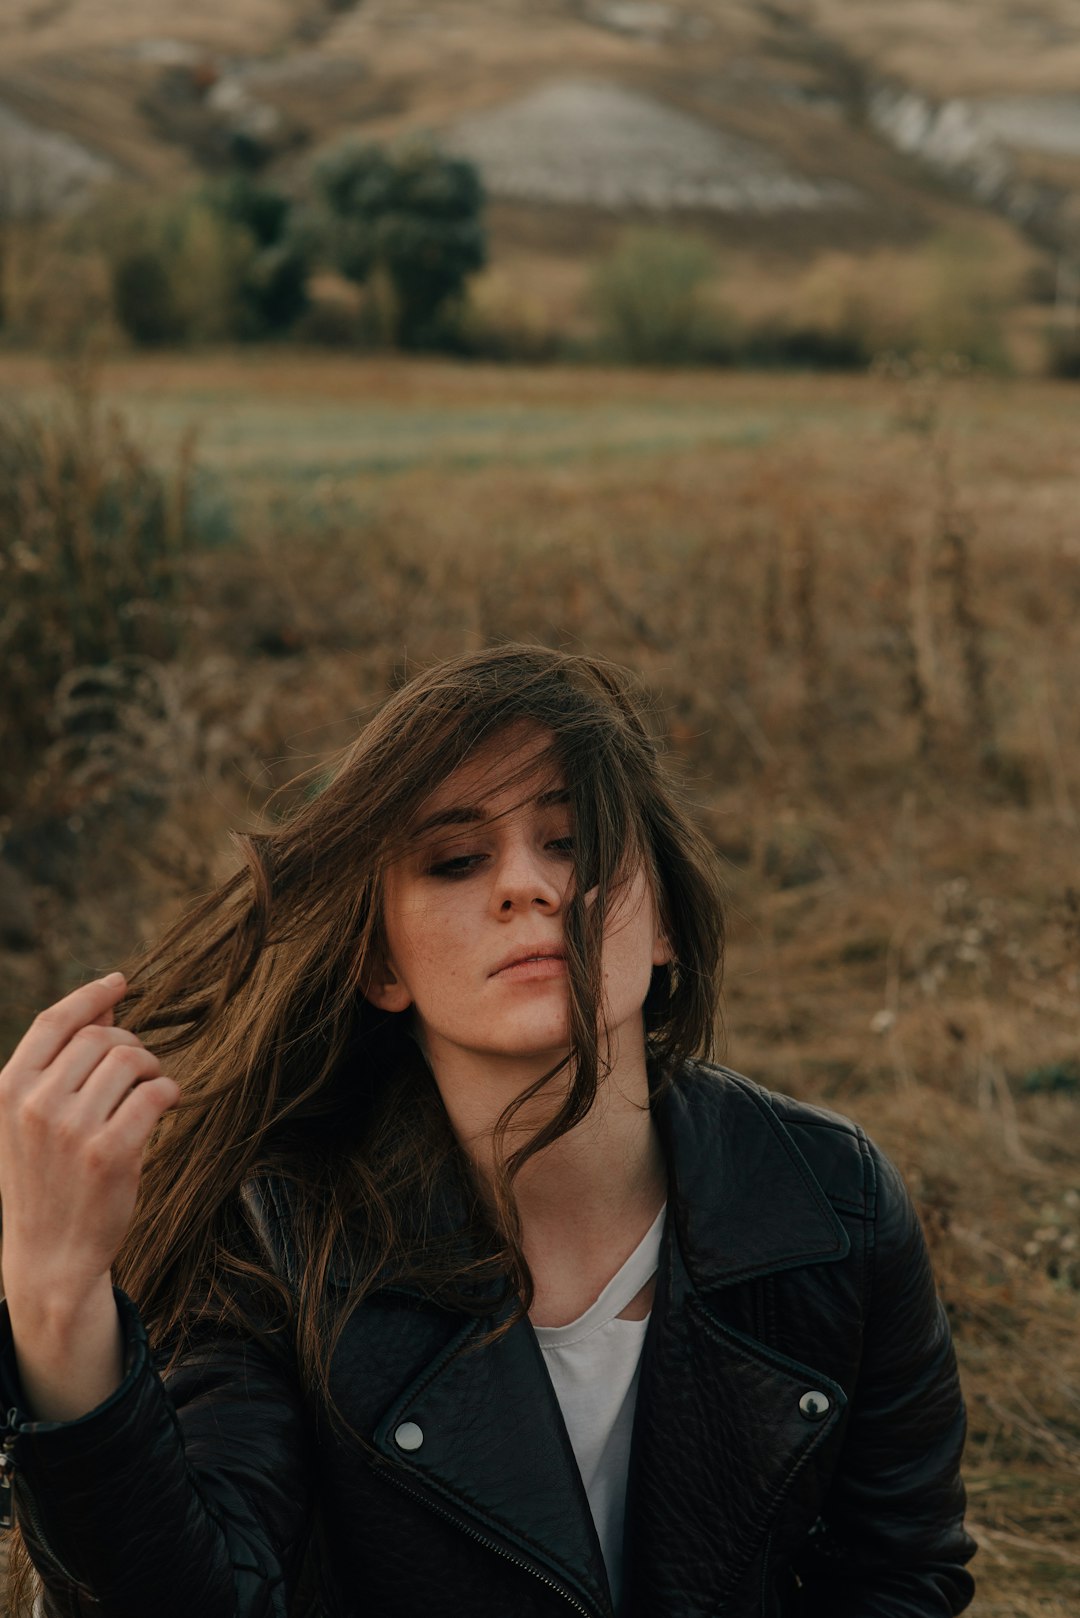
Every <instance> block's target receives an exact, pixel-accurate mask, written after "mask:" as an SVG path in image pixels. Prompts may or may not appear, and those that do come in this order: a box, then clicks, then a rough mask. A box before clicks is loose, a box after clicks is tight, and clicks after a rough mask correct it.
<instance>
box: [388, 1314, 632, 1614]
mask: <svg viewBox="0 0 1080 1618" xmlns="http://www.w3.org/2000/svg"><path fill="white" fill-rule="evenodd" d="M490 1325H491V1321H490V1320H486V1321H479V1322H476V1321H472V1322H470V1323H469V1324H468V1325H467V1326H466V1327H465V1328H464V1329H463V1330H462V1331H460V1332H459V1333H458V1334H457V1336H456V1337H454V1338H453V1339H452V1341H451V1342H450V1343H449V1344H448V1345H447V1347H446V1348H445V1349H444V1351H443V1352H442V1353H441V1354H440V1355H439V1357H438V1358H437V1359H436V1360H435V1361H434V1362H433V1363H432V1364H431V1365H429V1366H428V1367H427V1368H426V1369H425V1370H424V1372H423V1373H422V1374H421V1375H420V1376H419V1377H418V1378H417V1379H416V1380H415V1382H413V1384H412V1385H411V1386H410V1387H409V1388H407V1389H406V1390H405V1392H404V1393H403V1394H402V1396H401V1397H400V1398H399V1399H398V1400H396V1401H395V1403H394V1404H393V1406H392V1407H391V1408H390V1409H389V1410H388V1411H387V1412H386V1414H385V1415H384V1417H383V1419H382V1420H381V1421H380V1422H379V1425H378V1427H377V1428H376V1430H375V1433H374V1441H375V1445H376V1447H377V1448H378V1449H379V1450H380V1452H381V1453H382V1454H383V1455H385V1456H386V1457H387V1458H388V1459H392V1460H393V1461H394V1463H395V1471H396V1472H397V1473H398V1474H399V1477H400V1480H401V1481H403V1482H404V1483H407V1484H410V1485H412V1486H413V1487H414V1489H418V1490H419V1492H420V1493H422V1495H423V1497H424V1498H425V1499H426V1500H427V1501H428V1503H429V1504H432V1505H433V1506H434V1507H435V1509H436V1510H438V1509H442V1510H443V1511H444V1512H446V1513H447V1514H449V1515H451V1516H453V1517H454V1518H455V1520H457V1521H459V1523H460V1524H461V1526H463V1527H464V1528H465V1530H466V1532H471V1533H473V1534H474V1535H476V1537H478V1538H481V1539H483V1540H485V1541H486V1542H487V1543H488V1544H489V1546H490V1548H491V1549H492V1550H494V1551H496V1552H497V1553H499V1554H501V1555H504V1556H508V1557H509V1558H510V1559H511V1560H517V1561H519V1562H520V1563H521V1565H522V1566H524V1567H526V1568H528V1569H529V1570H530V1571H532V1572H533V1573H534V1574H535V1575H536V1576H538V1577H540V1578H542V1579H544V1580H546V1581H547V1582H549V1583H554V1585H555V1587H556V1588H559V1589H561V1590H562V1592H563V1594H564V1595H566V1596H567V1597H568V1598H569V1599H570V1600H571V1602H572V1603H573V1604H574V1605H576V1606H578V1608H579V1609H580V1610H581V1611H582V1612H588V1613H600V1614H607V1613H610V1610H611V1598H610V1594H609V1591H608V1583H607V1573H606V1569H605V1567H604V1561H603V1556H602V1554H601V1550H600V1543H599V1540H598V1538H597V1535H596V1530H595V1528H594V1526H593V1520H592V1514H591V1512H590V1510H589V1503H588V1499H587V1497H586V1494H585V1489H584V1485H583V1484H582V1481H581V1476H580V1473H579V1472H578V1468H577V1462H576V1461H575V1459H574V1453H573V1450H572V1449H571V1446H570V1440H569V1438H568V1436H567V1432H566V1427H565V1425H564V1423H563V1420H562V1414H561V1412H560V1410H559V1406H558V1401H557V1400H556V1398H555V1393H554V1390H553V1388H552V1386H551V1381H550V1378H549V1377H548V1374H547V1370H546V1369H545V1367H544V1363H543V1359H542V1356H541V1351H540V1347H539V1344H538V1343H537V1340H536V1335H535V1333H534V1332H533V1330H532V1327H531V1326H530V1324H529V1322H528V1321H527V1320H521V1321H518V1322H517V1324H516V1325H514V1326H512V1327H511V1328H510V1330H509V1331H508V1332H507V1333H506V1334H505V1335H504V1336H503V1337H501V1338H499V1339H498V1340H497V1341H496V1342H494V1343H492V1344H489V1345H487V1346H484V1347H481V1348H476V1347H475V1346H474V1345H475V1342H476V1340H477V1339H478V1338H480V1337H482V1336H483V1335H484V1333H485V1331H486V1329H487V1328H488V1327H489V1326H490ZM403 1446H404V1447H403Z"/></svg>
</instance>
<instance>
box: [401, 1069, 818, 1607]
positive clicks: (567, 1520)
mask: <svg viewBox="0 0 1080 1618" xmlns="http://www.w3.org/2000/svg"><path fill="white" fill-rule="evenodd" d="M653 1110H654V1115H655V1117H656V1120H657V1127H658V1129H659V1130H660V1133H661V1138H662V1141H663V1145H664V1149H665V1152H666V1155H667V1162H668V1170H669V1204H668V1209H669V1214H668V1222H667V1225H666V1227H665V1234H664V1242H663V1248H662V1253H661V1259H660V1270H659V1274H658V1277H657V1295H656V1302H655V1305H654V1309H653V1318H652V1320H651V1321H650V1327H649V1334H648V1337H647V1340H646V1353H645V1356H644V1359H643V1372H642V1380H641V1391H640V1395H639V1405H638V1413H637V1422H636V1426H635V1438H634V1445H635V1465H634V1468H633V1471H632V1477H631V1489H630V1493H629V1495H628V1501H627V1512H628V1519H627V1520H628V1524H629V1522H630V1514H631V1513H633V1512H635V1511H636V1513H637V1517H636V1521H637V1523H638V1530H637V1531H635V1534H634V1539H635V1542H637V1541H640V1543H635V1547H634V1549H633V1551H632V1558H636V1559H637V1560H636V1562H635V1564H634V1575H633V1576H634V1578H635V1580H636V1582H637V1584H638V1585H639V1586H640V1587H641V1589H643V1590H644V1589H647V1588H650V1587H651V1586H650V1581H653V1582H654V1583H655V1582H656V1581H657V1580H661V1582H662V1577H663V1576H664V1573H663V1567H662V1566H661V1564H662V1562H663V1556H664V1552H663V1540H662V1539H658V1538H657V1537H656V1536H655V1534H654V1533H653V1530H652V1529H650V1527H649V1524H650V1522H652V1521H654V1519H657V1517H658V1513H661V1511H662V1506H663V1500H662V1498H661V1499H653V1498H648V1497H647V1495H646V1493H643V1491H647V1487H648V1485H647V1484H646V1483H645V1482H644V1481H643V1479H650V1478H652V1477H653V1476H654V1475H661V1473H662V1468H661V1465H660V1463H661V1461H662V1458H663V1457H664V1456H665V1455H666V1456H667V1457H668V1458H669V1460H670V1456H671V1454H672V1451H673V1446H674V1449H675V1451H676V1452H677V1453H678V1456H679V1461H680V1467H681V1468H685V1470H686V1473H687V1476H691V1477H693V1478H695V1479H699V1480H702V1481H701V1483H700V1485H698V1486H696V1487H695V1491H694V1493H693V1498H692V1500H691V1501H690V1502H689V1504H684V1505H683V1506H682V1507H681V1522H682V1526H681V1529H680V1530H679V1533H678V1534H676V1535H675V1540H676V1541H678V1542H679V1543H681V1545H682V1547H683V1549H684V1550H686V1549H687V1547H688V1546H689V1547H690V1548H691V1549H693V1550H694V1554H695V1556H696V1557H697V1562H696V1563H695V1565H698V1564H700V1566H701V1567H702V1569H709V1570H710V1571H709V1573H708V1576H707V1577H706V1576H704V1575H703V1578H702V1587H701V1589H700V1590H695V1591H694V1592H690V1591H689V1590H688V1591H687V1593H686V1600H685V1602H684V1608H685V1611H686V1612H687V1613H688V1614H693V1615H694V1618H698V1615H700V1618H705V1615H706V1614H709V1613H712V1612H713V1611H715V1610H716V1609H717V1604H718V1601H719V1600H720V1598H721V1596H722V1594H723V1591H724V1590H725V1589H726V1588H729V1587H730V1584H731V1581H732V1580H733V1579H734V1578H735V1577H736V1576H737V1574H738V1572H739V1567H738V1565H737V1563H736V1561H735V1560H730V1561H729V1562H728V1564H727V1565H726V1566H715V1565H714V1564H715V1562H716V1558H715V1555H713V1552H712V1547H715V1545H716V1544H717V1543H718V1542H721V1543H723V1542H725V1540H726V1543H728V1544H729V1545H730V1544H732V1543H739V1544H742V1545H743V1546H744V1547H746V1551H745V1554H746V1555H749V1554H750V1551H752V1550H753V1548H754V1546H755V1545H756V1544H757V1541H758V1538H759V1537H760V1535H762V1534H764V1533H765V1532H766V1531H767V1527H768V1521H769V1517H768V1515H767V1514H764V1513H761V1514H759V1512H758V1508H759V1506H763V1505H764V1504H766V1503H767V1502H766V1501H765V1500H764V1499H763V1498H762V1496H767V1497H768V1503H769V1509H770V1512H774V1511H775V1510H776V1509H778V1502H779V1500H780V1498H781V1497H782V1494H783V1491H784V1489H785V1488H786V1487H787V1486H788V1481H789V1480H790V1478H791V1477H793V1476H795V1475H796V1473H797V1472H798V1470H799V1468H800V1467H801V1466H802V1465H803V1464H804V1463H805V1462H806V1460H807V1459H808V1458H809V1456H810V1454H811V1453H812V1451H813V1450H815V1449H816V1448H817V1447H818V1446H819V1445H820V1444H821V1443H822V1442H824V1441H825V1440H826V1439H827V1437H828V1435H829V1434H830V1433H831V1431H832V1429H833V1426H834V1423H835V1421H836V1419H837V1418H838V1416H839V1412H840V1410H841V1409H842V1407H843V1404H844V1394H843V1391H842V1390H841V1389H840V1388H838V1387H836V1386H835V1384H833V1383H831V1382H830V1381H829V1380H828V1379H827V1378H823V1377H822V1376H821V1375H820V1374H819V1373H814V1372H811V1370H810V1368H808V1367H802V1366H799V1365H797V1364H795V1363H794V1362H792V1361H785V1360H782V1358H780V1357H778V1356H777V1355H775V1354H774V1353H773V1352H772V1351H770V1350H769V1349H768V1348H767V1347H765V1346H764V1345H762V1344H760V1343H757V1342H755V1341H754V1340H753V1339H750V1338H747V1337H746V1336H744V1335H743V1334H741V1333H739V1332H738V1331H735V1332H732V1331H731V1330H730V1329H729V1328H728V1327H727V1326H726V1325H725V1323H724V1320H723V1317H722V1314H721V1313H718V1310H719V1308H720V1304H721V1298H722V1294H721V1295H719V1296H718V1295H717V1293H718V1289H721V1288H724V1287H727V1286H729V1285H732V1284H733V1283H735V1282H739V1281H745V1280H748V1279H750V1278H751V1277H754V1276H761V1275H766V1274H771V1273H775V1272H777V1271H779V1270H784V1269H791V1268H794V1267H796V1266H799V1265H808V1264H814V1263H827V1262H830V1261H835V1260H837V1259H841V1258H843V1257H844V1256H845V1254H846V1253H847V1251H848V1247H849V1243H848V1238H847V1236H846V1233H845V1231H844V1229H843V1227H842V1225H841V1224H840V1222H839V1220H838V1219H837V1217H836V1215H835V1214H834V1213H833V1211H832V1208H831V1207H830V1205H829V1203H828V1201H827V1199H826V1197H825V1194H824V1192H823V1191H822V1189H821V1187H820V1185H819V1184H818V1182H817V1180H816V1179H815V1177H814V1175H813V1174H812V1172H811V1170H810V1168H809V1166H808V1164H807V1163H806V1161H805V1159H804V1158H803V1157H802V1155H801V1153H800V1152H799V1150H798V1148H797V1146H796V1145H795V1142H794V1140H793V1139H792V1137H791V1136H790V1134H789V1133H788V1132H787V1131H786V1130H785V1128H784V1126H783V1125H782V1123H781V1122H780V1121H779V1119H778V1118H777V1117H776V1115H775V1113H774V1112H773V1110H772V1108H771V1106H770V1105H769V1102H768V1099H767V1098H766V1096H765V1094H764V1092H762V1091H760V1090H758V1089H757V1087H756V1086H754V1085H751V1084H750V1083H748V1081H746V1080H744V1079H741V1078H739V1077H738V1076H737V1075H735V1074H732V1073H729V1072H727V1071H726V1070H723V1069H717V1068H711V1067H706V1066H703V1065H697V1064H695V1065H694V1066H692V1067H690V1068H688V1069H687V1070H685V1071H684V1072H683V1073H682V1074H680V1075H679V1076H678V1078H677V1079H676V1081H675V1082H674V1083H673V1084H672V1086H671V1087H670V1088H669V1089H667V1090H665V1091H664V1092H663V1093H662V1094H660V1095H659V1096H658V1097H657V1098H656V1099H655V1102H654V1109H653ZM390 1290H401V1289H399V1288H391V1289H390ZM710 1292H711V1293H713V1294H714V1301H713V1303H712V1304H711V1305H710V1303H709V1301H708V1300H707V1298H704V1297H702V1296H701V1294H703V1293H710ZM452 1319H453V1317H451V1320H452ZM491 1323H492V1322H491V1321H490V1320H489V1321H487V1322H485V1321H470V1322H467V1323H463V1322H462V1321H461V1319H460V1317H459V1318H458V1328H459V1329H458V1330H457V1331H456V1332H454V1333H453V1335H452V1336H451V1337H450V1338H449V1339H448V1340H447V1341H446V1342H445V1343H444V1346H443V1348H442V1350H441V1351H440V1352H439V1353H438V1354H437V1356H436V1358H435V1359H434V1360H432V1361H431V1362H430V1363H429V1364H428V1365H426V1366H425V1368H424V1369H423V1371H422V1372H421V1373H420V1375H419V1376H417V1377H415V1378H414V1380H413V1381H412V1382H411V1383H410V1384H409V1386H408V1387H406V1388H404V1389H403V1390H402V1391H401V1392H400V1394H399V1396H398V1397H397V1398H396V1399H395V1400H394V1401H393V1402H392V1404H391V1405H390V1407H389V1408H386V1409H384V1410H383V1411H382V1414H381V1419H380V1420H379V1421H378V1423H377V1426H376V1429H375V1431H374V1434H373V1438H374V1444H375V1447H376V1449H377V1450H378V1451H379V1452H380V1453H381V1454H382V1456H383V1457H384V1459H385V1461H386V1462H389V1463H391V1465H390V1470H391V1472H392V1474H393V1475H394V1477H395V1479H396V1480H397V1481H398V1482H399V1484H400V1486H401V1487H403V1488H406V1489H412V1490H414V1491H417V1492H419V1493H420V1495H421V1497H422V1498H425V1499H427V1500H428V1501H429V1502H430V1503H431V1504H432V1506H433V1508H434V1509H435V1510H436V1511H440V1512H441V1513H442V1514H443V1515H444V1516H450V1517H451V1518H454V1519H456V1520H457V1521H458V1522H459V1524H460V1525H461V1526H462V1528H463V1529H464V1531H465V1532H466V1533H469V1534H471V1535H472V1536H473V1537H474V1538H478V1539H480V1540H482V1541H484V1542H486V1543H488V1544H489V1546H490V1548H491V1549H492V1550H493V1551H495V1552H496V1554H499V1555H501V1556H503V1557H505V1558H509V1559H510V1560H515V1561H518V1562H520V1563H521V1565H523V1566H526V1567H528V1568H530V1569H531V1571H532V1572H533V1574H534V1575H536V1576H538V1577H540V1578H541V1579H542V1580H544V1581H545V1582H547V1583H549V1584H553V1585H554V1587H555V1588H558V1589H561V1590H562V1592H563V1594H564V1596H565V1597H566V1598H567V1599H569V1601H570V1602H571V1603H572V1604H573V1605H574V1606H576V1607H577V1608H578V1610H579V1611H580V1612H583V1613H588V1614H610V1611H611V1606H610V1595H609V1592H608V1587H607V1576H606V1571H605V1568H604V1562H603V1557H602V1555H601V1551H600V1545H599V1541H598V1539H597V1536H596V1531H595V1528H594V1526H593V1522H592V1517H591V1514H590V1511H589V1506H588V1501H587V1499H586V1497H585V1492H584V1488H583V1485H582V1482H581V1478H580V1475H579V1473H578V1470H577V1466H576V1463H575V1461H574V1456H573V1451H572V1449H571V1446H570V1441H569V1438H568V1436H567V1433H566V1429H565V1426H564V1424H563V1422H562V1418H561V1413H560V1411H559V1408H558V1404H557V1401H556V1399H555V1396H554V1392H553V1389H552V1387H551V1383H550V1380H549V1378H548V1376H547V1373H546V1369H545V1367H544V1364H543V1356H542V1353H541V1351H540V1348H539V1345H538V1343H537V1340H536V1335H535V1333H534V1332H533V1330H532V1327H531V1325H530V1323H529V1322H528V1321H527V1320H519V1321H518V1322H517V1323H516V1324H515V1325H514V1326H513V1327H512V1328H511V1329H510V1331H509V1332H507V1333H506V1334H505V1335H504V1336H502V1337H501V1338H499V1339H498V1340H497V1341H496V1342H495V1343H494V1344H491V1345H489V1346H487V1347H485V1348H480V1349H477V1348H476V1347H475V1343H476V1340H477V1339H478V1338H479V1337H481V1336H482V1335H483V1332H484V1330H485V1328H486V1327H487V1326H489V1325H490V1324H491ZM688 1377H689V1379H690V1381H691V1383H693V1384H694V1385H696V1386H698V1387H699V1388H701V1389H712V1390H713V1398H712V1401H711V1403H710V1402H709V1401H704V1402H703V1401H700V1400H699V1401H698V1406H697V1409H696V1411H695V1417H694V1420H693V1422H692V1423H690V1424H689V1425H688V1424H687V1421H686V1399H685V1390H686V1386H687V1379H688ZM808 1378H809V1380H808ZM807 1387H824V1388H826V1389H827V1390H828V1391H829V1392H830V1393H831V1395H832V1399H833V1410H832V1413H831V1414H830V1416H829V1418H828V1419H827V1420H826V1421H824V1422H822V1423H820V1424H819V1425H818V1426H816V1427H812V1426H809V1425H808V1424H807V1423H806V1421H805V1420H803V1419H802V1418H801V1417H800V1415H799V1409H798V1398H799V1394H800V1392H801V1391H803V1390H804V1389H805V1388H807ZM717 1391H719V1398H718V1397H717ZM729 1394H730V1395H731V1398H730V1400H729V1398H728V1395H729ZM732 1407H734V1409H735V1414H734V1415H733V1414H732ZM763 1435H767V1436H768V1440H769V1442H768V1444H767V1445H766V1446H765V1447H766V1448H767V1451H768V1456H769V1468H770V1472H769V1477H768V1479H767V1480H765V1481H766V1482H767V1483H768V1487H767V1488H764V1489H763V1490H761V1491H754V1490H751V1491H750V1495H752V1496H753V1498H752V1499H751V1498H750V1497H749V1496H747V1498H746V1499H745V1500H743V1498H742V1495H743V1494H745V1491H741V1492H740V1491H738V1490H735V1491H733V1490H731V1488H730V1487H729V1486H728V1484H727V1483H725V1479H727V1480H730V1477H731V1476H732V1475H734V1476H735V1477H740V1476H741V1477H744V1478H751V1477H754V1478H763V1466H764V1462H763V1459H762V1448H763ZM418 1437H419V1442H416V1440H417V1438H418ZM402 1438H404V1440H405V1441H406V1442H405V1444H404V1445H403V1444H402V1442H401V1440H402ZM410 1446H411V1447H410ZM717 1455H724V1456H725V1457H726V1458H727V1461H730V1462H731V1464H732V1472H730V1473H729V1472H728V1470H727V1467H726V1465H725V1466H724V1467H720V1468H718V1467H717V1464H716V1457H717ZM694 1502H697V1504H696V1505H695V1504H694ZM691 1508H693V1509H691ZM740 1510H741V1511H743V1512H744V1513H745V1516H744V1517H743V1519H742V1520H741V1521H739V1522H738V1523H736V1521H735V1517H736V1514H737V1512H738V1511H740ZM695 1512H696V1516H695ZM698 1518H700V1521H698V1520H697V1519H698ZM728 1519H731V1521H730V1522H728ZM725 1522H727V1526H728V1531H727V1532H726V1534H725V1533H724V1532H722V1531H721V1525H722V1524H724V1523H725ZM718 1536H719V1540H718ZM629 1543H630V1541H629V1539H628V1545H629ZM691 1560H693V1558H691ZM653 1564H655V1566H653ZM650 1569H652V1571H650ZM672 1577H675V1575H674V1574H672ZM679 1577H680V1578H682V1577H684V1574H681V1575H679ZM638 1610H641V1611H643V1612H644V1611H647V1610H648V1603H647V1602H646V1605H645V1607H641V1608H639V1607H635V1608H634V1611H635V1612H636V1611H638ZM655 1610H662V1603H661V1605H660V1606H658V1607H656V1608H655Z"/></svg>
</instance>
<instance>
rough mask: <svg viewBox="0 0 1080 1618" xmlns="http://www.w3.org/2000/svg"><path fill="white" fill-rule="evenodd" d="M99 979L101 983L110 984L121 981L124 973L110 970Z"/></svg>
mask: <svg viewBox="0 0 1080 1618" xmlns="http://www.w3.org/2000/svg"><path fill="white" fill-rule="evenodd" d="M101 981H102V983H108V984H109V985H110V986H111V985H112V984H114V983H123V981H124V974H123V972H110V973H109V974H108V976H107V977H103V978H102V980H101Z"/></svg>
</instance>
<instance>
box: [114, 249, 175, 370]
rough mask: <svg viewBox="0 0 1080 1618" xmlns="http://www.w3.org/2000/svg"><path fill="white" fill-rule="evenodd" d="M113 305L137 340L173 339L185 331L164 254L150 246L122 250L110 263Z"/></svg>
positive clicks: (130, 334)
mask: <svg viewBox="0 0 1080 1618" xmlns="http://www.w3.org/2000/svg"><path fill="white" fill-rule="evenodd" d="M112 297H113V309H114V311H115V313H116V318H117V320H118V321H119V322H120V325H121V326H122V327H123V328H124V330H125V331H126V332H127V334H128V336H129V337H131V338H132V339H133V340H134V341H135V342H136V343H143V344H145V345H148V346H149V345H152V344H155V343H174V342H176V341H177V340H178V339H179V338H181V337H183V336H184V334H185V321H184V314H183V311H182V310H181V309H180V307H179V304H178V302H177V299H176V294H175V293H174V291H173V278H172V275H171V274H170V272H169V266H168V264H167V263H166V261H165V256H164V254H163V253H162V252H161V251H160V250H156V249H154V248H152V247H137V248H134V249H132V250H131V251H130V252H126V253H121V254H120V256H119V257H118V258H116V259H115V260H114V262H113V265H112Z"/></svg>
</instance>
